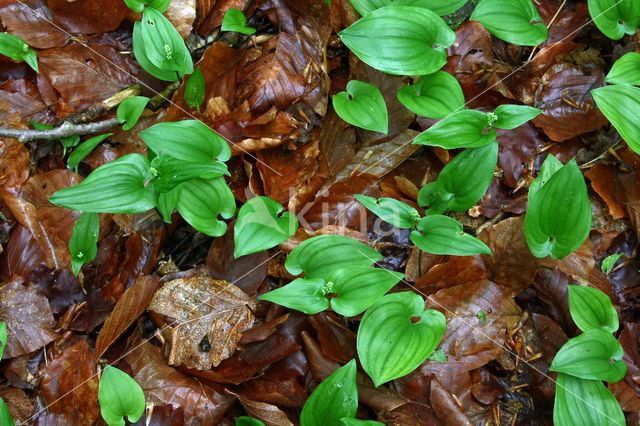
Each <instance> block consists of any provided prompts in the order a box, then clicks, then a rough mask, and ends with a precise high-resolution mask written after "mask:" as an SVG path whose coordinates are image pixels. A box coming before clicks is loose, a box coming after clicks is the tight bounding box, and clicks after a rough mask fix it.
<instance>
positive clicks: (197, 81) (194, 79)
mask: <svg viewBox="0 0 640 426" xmlns="http://www.w3.org/2000/svg"><path fill="white" fill-rule="evenodd" d="M184 100H185V101H186V102H187V105H189V106H190V107H191V108H197V110H198V112H200V105H201V104H202V102H203V101H204V76H203V75H202V71H200V67H199V66H198V67H196V69H195V70H194V71H193V74H191V75H190V76H189V80H187V85H186V86H185V89H184Z"/></svg>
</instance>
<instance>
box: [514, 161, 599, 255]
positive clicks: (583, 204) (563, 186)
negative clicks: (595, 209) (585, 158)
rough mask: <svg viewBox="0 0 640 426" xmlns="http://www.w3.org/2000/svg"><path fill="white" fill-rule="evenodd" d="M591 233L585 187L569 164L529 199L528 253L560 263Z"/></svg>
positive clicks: (582, 179) (526, 225)
mask: <svg viewBox="0 0 640 426" xmlns="http://www.w3.org/2000/svg"><path fill="white" fill-rule="evenodd" d="M590 231H591V205H590V203H589V197H588V195H587V185H586V183H585V182H584V177H583V176H582V172H580V169H579V168H578V165H577V164H576V161H575V160H571V161H570V162H569V163H567V164H566V165H565V166H563V167H562V168H561V169H560V170H558V171H557V172H555V173H554V174H553V176H551V178H550V179H549V181H548V182H547V183H545V184H544V185H543V186H542V188H541V189H540V190H538V191H537V192H536V193H535V196H534V197H533V198H530V199H529V206H528V208H527V213H526V215H525V220H524V232H525V237H526V239H527V243H528V245H529V249H530V250H531V253H533V255H534V256H536V257H546V256H548V255H551V257H553V258H555V259H562V258H563V257H565V256H567V255H568V254H569V253H571V252H572V251H574V250H575V249H577V248H578V247H580V245H582V243H584V241H585V240H586V239H587V237H588V236H589V232H590Z"/></svg>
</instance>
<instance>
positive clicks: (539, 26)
mask: <svg viewBox="0 0 640 426" xmlns="http://www.w3.org/2000/svg"><path fill="white" fill-rule="evenodd" d="M469 19H471V20H473V21H480V23H482V25H483V26H484V27H485V28H486V29H487V30H488V31H489V32H490V33H491V34H493V35H494V36H496V37H498V38H499V39H501V40H504V41H506V42H509V43H513V44H519V45H522V46H535V45H538V44H540V43H542V42H543V41H545V40H547V38H548V31H547V27H546V26H545V25H544V24H543V23H542V22H539V21H540V20H541V19H542V18H541V17H540V14H539V13H538V11H537V10H536V7H535V5H534V4H533V2H532V1H531V0H484V1H481V2H480V4H479V5H477V6H476V8H475V10H474V11H473V14H472V15H471V17H470V18H469ZM534 22H537V23H534Z"/></svg>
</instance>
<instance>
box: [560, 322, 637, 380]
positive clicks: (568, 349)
mask: <svg viewBox="0 0 640 426" xmlns="http://www.w3.org/2000/svg"><path fill="white" fill-rule="evenodd" d="M623 355H624V350H623V349H622V345H621V344H620V343H619V342H618V341H617V340H616V338H615V337H613V335H612V334H611V333H609V332H608V331H604V330H601V329H592V330H587V331H585V332H584V333H582V334H581V335H579V336H577V337H574V338H573V339H570V340H569V341H568V342H567V343H565V344H564V346H563V347H561V348H560V350H559V351H558V353H557V354H556V356H555V358H554V359H553V362H552V363H551V367H549V370H551V371H557V372H559V373H566V374H570V375H572V376H575V377H580V378H581V379H591V380H604V381H605V382H610V383H614V382H617V381H618V380H622V378H623V377H624V375H625V374H626V373H627V366H626V364H625V363H624V361H622V357H623Z"/></svg>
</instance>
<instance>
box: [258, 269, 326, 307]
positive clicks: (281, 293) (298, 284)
mask: <svg viewBox="0 0 640 426" xmlns="http://www.w3.org/2000/svg"><path fill="white" fill-rule="evenodd" d="M328 293H329V289H326V288H325V281H324V280H323V279H322V278H296V279H295V280H293V281H291V282H290V283H289V284H287V285H285V286H283V287H280V288H277V289H275V290H271V291H270V292H268V293H265V294H263V295H262V296H260V299H261V300H267V301H269V302H273V303H277V304H278V305H282V306H284V307H286V308H289V309H295V310H297V311H300V312H303V313H305V314H307V315H313V314H317V313H318V312H322V311H324V310H325V309H327V308H328V307H329V300H327V297H326V295H327V294H328Z"/></svg>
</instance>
